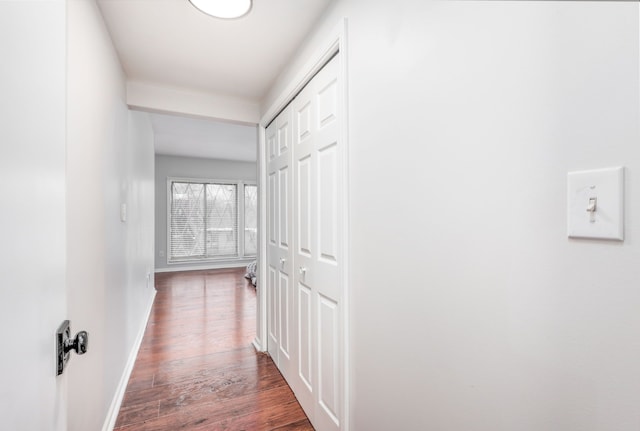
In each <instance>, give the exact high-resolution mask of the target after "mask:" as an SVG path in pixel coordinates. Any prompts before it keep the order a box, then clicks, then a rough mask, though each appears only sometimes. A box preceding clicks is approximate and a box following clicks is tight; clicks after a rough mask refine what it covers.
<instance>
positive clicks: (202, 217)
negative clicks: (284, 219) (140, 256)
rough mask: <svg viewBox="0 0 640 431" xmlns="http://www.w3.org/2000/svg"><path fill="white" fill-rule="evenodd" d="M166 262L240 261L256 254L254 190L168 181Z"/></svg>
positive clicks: (223, 184) (236, 185)
mask: <svg viewBox="0 0 640 431" xmlns="http://www.w3.org/2000/svg"><path fill="white" fill-rule="evenodd" d="M168 185H169V211H168V212H169V214H168V215H169V235H168V240H169V244H168V247H167V249H168V250H169V261H170V262H176V261H193V260H212V259H230V258H242V257H245V256H255V255H256V252H257V239H256V237H257V235H256V232H257V195H258V193H257V187H256V186H255V185H245V184H244V183H243V182H234V181H228V182H227V181H215V182H214V181H207V182H201V181H200V180H199V181H197V182H196V181H191V180H169V181H168Z"/></svg>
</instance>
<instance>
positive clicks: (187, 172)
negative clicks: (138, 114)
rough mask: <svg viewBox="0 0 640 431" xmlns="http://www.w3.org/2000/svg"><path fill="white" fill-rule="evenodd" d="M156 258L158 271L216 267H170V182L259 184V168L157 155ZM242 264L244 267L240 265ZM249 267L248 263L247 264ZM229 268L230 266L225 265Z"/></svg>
mask: <svg viewBox="0 0 640 431" xmlns="http://www.w3.org/2000/svg"><path fill="white" fill-rule="evenodd" d="M155 172H156V173H155V193H156V195H155V217H156V232H155V243H156V256H155V268H156V270H159V271H171V270H178V268H180V269H189V268H193V269H199V268H205V267H216V264H213V263H204V264H203V263H186V262H181V263H180V264H173V265H170V264H168V263H167V178H171V177H174V178H202V179H214V180H238V181H239V180H244V181H254V182H255V181H256V175H257V165H256V164H255V163H248V162H236V161H231V160H214V159H204V158H194V157H179V156H168V155H162V154H158V155H156V171H155ZM240 264H242V263H240ZM244 264H245V265H246V263H244ZM224 265H228V263H226V264H224Z"/></svg>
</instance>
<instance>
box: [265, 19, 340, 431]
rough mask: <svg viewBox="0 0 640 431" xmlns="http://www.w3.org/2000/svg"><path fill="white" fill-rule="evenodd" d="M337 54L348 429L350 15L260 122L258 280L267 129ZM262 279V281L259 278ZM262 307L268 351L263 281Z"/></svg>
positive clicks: (336, 28) (321, 45)
mask: <svg viewBox="0 0 640 431" xmlns="http://www.w3.org/2000/svg"><path fill="white" fill-rule="evenodd" d="M334 55H335V56H337V57H338V59H339V71H338V82H339V85H340V88H339V90H338V91H339V104H338V106H339V109H340V110H341V113H342V119H341V130H340V138H341V139H342V144H341V146H340V148H341V151H342V154H341V156H342V157H343V160H344V163H343V172H342V175H343V179H344V188H345V189H344V193H343V198H342V201H341V202H340V205H341V206H342V214H341V215H342V217H343V220H344V222H343V226H344V229H345V232H344V233H345V237H344V238H343V241H342V244H343V246H342V247H343V249H342V253H343V256H344V265H342V274H341V275H340V278H341V280H342V283H343V286H344V297H343V301H344V302H343V303H344V309H343V319H344V321H343V324H344V327H343V331H344V333H343V334H342V336H343V352H344V353H343V354H344V363H343V369H342V372H343V373H344V380H343V386H344V393H343V397H342V400H343V406H342V408H343V418H342V423H343V424H344V428H343V430H344V431H348V430H349V429H350V410H349V404H350V403H349V395H350V392H349V386H350V380H351V378H350V377H351V370H350V368H349V367H350V358H349V344H350V343H349V334H350V324H349V316H350V301H349V299H350V297H351V294H350V283H349V278H350V277H349V250H350V248H351V247H350V243H351V241H350V235H349V231H350V229H349V226H350V222H349V220H350V218H349V206H348V203H349V190H350V187H349V175H348V166H349V163H348V160H349V158H348V154H349V150H348V149H349V146H348V137H349V134H348V130H349V128H348V112H349V111H348V109H347V107H348V85H347V77H348V75H347V70H348V69H347V65H348V61H347V56H348V52H347V19H346V18H343V19H341V20H340V21H339V22H338V24H337V25H336V26H335V27H334V28H333V29H332V30H331V31H330V32H329V33H328V35H327V37H326V39H325V41H324V43H321V44H320V48H319V49H318V50H317V51H316V52H315V53H314V55H312V56H311V57H310V58H309V60H308V61H307V62H306V63H305V65H304V66H303V67H302V68H301V69H300V70H299V71H297V72H296V74H295V75H294V78H293V79H292V80H291V82H290V83H289V84H288V85H287V87H286V88H285V90H283V91H282V93H281V94H280V95H279V96H278V97H277V98H276V100H275V102H274V103H273V104H272V105H271V106H269V107H268V109H267V110H266V111H265V114H264V115H263V116H262V117H261V119H260V123H259V125H258V129H259V132H258V133H259V142H258V169H259V172H258V191H259V202H260V204H259V205H260V212H259V226H260V229H259V250H260V252H259V256H260V257H261V258H260V259H259V262H258V280H262V283H265V281H266V277H267V262H266V256H267V222H266V219H267V217H266V212H265V209H266V208H267V205H266V203H267V200H266V199H267V190H266V185H267V169H266V167H267V166H266V147H265V145H266V134H265V130H266V127H267V125H268V124H269V123H270V122H271V121H272V120H273V119H275V118H276V116H277V115H278V114H279V113H280V111H282V110H283V109H284V108H285V107H286V106H287V104H288V103H290V102H291V101H292V100H293V99H294V98H295V96H296V95H297V94H298V93H299V92H300V91H301V90H302V88H304V86H305V85H306V84H307V83H308V82H309V81H310V80H311V79H312V78H313V77H314V76H315V74H316V73H318V71H320V69H321V68H322V67H323V66H324V65H325V64H326V63H327V62H328V61H329V60H330V59H331V58H332V57H333V56H334ZM259 283H260V281H259ZM258 292H259V293H258V310H259V316H258V318H257V319H256V321H257V328H256V334H257V335H256V339H255V341H254V346H255V347H256V348H257V349H258V350H260V351H267V347H268V346H267V344H266V343H267V342H268V337H267V318H268V316H267V312H268V310H267V303H266V292H264V290H261V289H260V285H258Z"/></svg>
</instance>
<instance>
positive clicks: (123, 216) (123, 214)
mask: <svg viewBox="0 0 640 431" xmlns="http://www.w3.org/2000/svg"><path fill="white" fill-rule="evenodd" d="M120 221H121V222H123V223H124V222H126V221H127V204H120Z"/></svg>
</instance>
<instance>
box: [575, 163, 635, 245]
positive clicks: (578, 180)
mask: <svg viewBox="0 0 640 431" xmlns="http://www.w3.org/2000/svg"><path fill="white" fill-rule="evenodd" d="M567 233H568V235H569V236H570V237H573V238H598V239H617V240H620V241H622V240H623V239H624V168H623V167H615V168H605V169H596V170H592V171H577V172H569V174H568V175H567Z"/></svg>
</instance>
